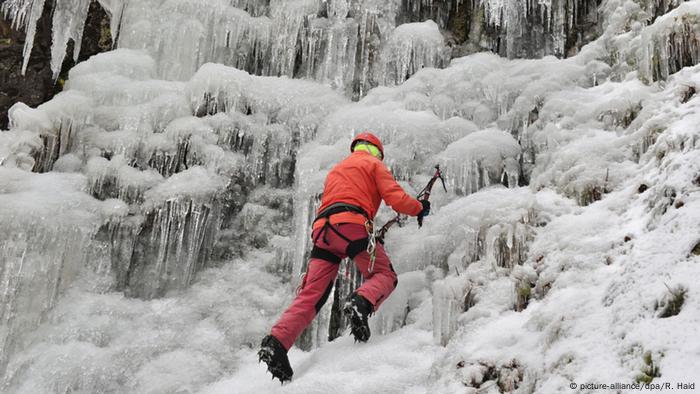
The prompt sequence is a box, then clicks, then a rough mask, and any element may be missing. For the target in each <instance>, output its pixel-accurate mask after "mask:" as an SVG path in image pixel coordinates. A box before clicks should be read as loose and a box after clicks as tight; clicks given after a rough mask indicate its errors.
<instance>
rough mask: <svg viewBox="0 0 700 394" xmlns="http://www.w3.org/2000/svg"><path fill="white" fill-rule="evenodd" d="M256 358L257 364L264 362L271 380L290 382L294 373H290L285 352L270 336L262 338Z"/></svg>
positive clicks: (275, 339) (278, 342) (290, 369)
mask: <svg viewBox="0 0 700 394" xmlns="http://www.w3.org/2000/svg"><path fill="white" fill-rule="evenodd" d="M258 357H259V359H258V362H260V361H264V362H265V364H267V370H268V371H270V373H271V374H272V379H275V378H277V379H279V380H280V382H282V383H284V382H285V381H288V380H292V375H293V374H294V371H292V366H291V365H289V358H287V350H286V349H285V348H284V346H282V344H281V343H280V341H278V340H277V338H275V337H273V336H272V335H268V336H266V337H265V338H263V340H262V343H261V344H260V351H259V352H258Z"/></svg>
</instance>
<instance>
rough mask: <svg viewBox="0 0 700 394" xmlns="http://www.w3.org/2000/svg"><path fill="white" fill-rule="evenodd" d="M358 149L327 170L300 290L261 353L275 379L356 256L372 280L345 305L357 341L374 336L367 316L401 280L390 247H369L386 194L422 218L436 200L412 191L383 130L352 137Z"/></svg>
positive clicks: (283, 376) (286, 374) (287, 372)
mask: <svg viewBox="0 0 700 394" xmlns="http://www.w3.org/2000/svg"><path fill="white" fill-rule="evenodd" d="M350 152H351V154H350V155H349V156H348V157H347V158H346V159H344V160H343V161H341V162H340V163H339V164H337V165H336V166H335V167H334V168H333V169H331V171H330V172H329V173H328V176H327V177H326V181H325V185H324V189H323V198H322V200H321V206H320V208H319V209H318V212H317V216H316V219H315V220H314V223H313V227H312V230H313V231H312V240H313V244H314V246H313V249H312V250H311V258H310V260H309V262H308V266H307V271H306V275H305V276H304V278H303V280H302V283H301V286H300V290H299V292H298V294H297V296H296V298H294V300H293V301H292V303H291V305H290V306H289V307H288V308H287V310H286V311H284V313H283V314H282V316H281V317H280V318H279V320H278V321H277V323H275V325H274V326H273V327H272V330H271V332H270V335H268V336H266V337H265V338H263V340H262V344H261V349H260V351H259V352H258V356H259V357H260V360H261V361H264V362H265V363H266V364H267V366H268V371H270V372H271V373H272V376H273V379H274V378H275V377H276V378H278V379H279V380H280V381H281V382H283V383H284V381H286V380H291V378H292V374H293V371H292V368H291V366H290V365H289V359H288V358H287V351H288V350H289V348H291V347H292V344H293V343H294V341H295V340H296V339H297V337H298V336H299V335H300V334H301V332H302V331H303V330H304V329H305V328H306V327H307V326H308V325H309V324H310V323H311V321H312V320H313V319H314V317H315V316H316V314H317V313H318V311H319V310H320V309H321V307H322V306H323V304H324V303H325V302H326V300H327V299H328V296H329V294H330V292H331V289H332V288H333V282H334V281H335V278H336V275H337V274H338V268H339V266H340V261H341V260H342V259H343V258H345V257H349V258H351V259H353V261H354V262H355V264H356V265H357V267H358V269H359V270H360V272H361V273H362V276H363V278H364V279H365V282H364V283H363V284H362V286H360V288H358V289H357V290H356V291H355V292H354V293H353V294H352V295H351V296H350V297H349V298H348V300H347V301H346V303H345V305H344V307H343V312H344V313H345V314H346V315H348V317H349V318H350V325H351V328H350V331H351V333H352V335H353V336H354V337H355V340H356V341H360V342H366V341H367V340H368V339H369V336H370V330H369V325H368V322H367V318H368V316H369V315H370V314H372V313H373V312H375V311H376V310H377V308H379V306H380V305H381V304H382V302H383V301H384V300H386V298H387V297H388V296H389V294H391V292H392V291H393V290H394V288H395V287H396V284H397V283H398V280H397V277H396V272H395V271H394V268H393V267H392V266H391V262H390V261H389V257H388V256H387V255H386V252H385V251H384V247H383V246H382V245H381V244H380V243H377V244H376V248H375V250H374V261H372V258H371V256H370V254H369V253H368V251H367V249H368V248H367V246H368V243H369V242H370V237H369V234H370V233H371V231H372V227H371V226H372V219H373V218H374V216H375V215H376V213H377V210H378V209H379V205H380V204H381V202H382V200H384V201H385V202H386V203H387V204H388V205H389V206H391V207H392V208H393V209H394V210H396V211H397V212H399V213H402V214H405V215H410V216H418V217H419V219H421V220H422V218H423V217H424V216H426V215H428V213H429V212H430V202H428V201H427V200H426V201H423V200H420V201H419V200H417V199H415V198H413V197H410V196H409V195H408V194H406V192H405V191H404V190H403V189H402V188H401V186H399V184H398V183H396V180H395V179H394V177H393V176H392V175H391V173H390V172H389V170H388V169H387V167H386V165H384V163H383V162H382V160H383V158H384V148H383V146H382V143H381V141H379V138H377V137H376V136H374V135H373V134H371V133H368V132H364V133H361V134H359V135H357V136H356V137H355V139H353V141H352V143H351V145H350Z"/></svg>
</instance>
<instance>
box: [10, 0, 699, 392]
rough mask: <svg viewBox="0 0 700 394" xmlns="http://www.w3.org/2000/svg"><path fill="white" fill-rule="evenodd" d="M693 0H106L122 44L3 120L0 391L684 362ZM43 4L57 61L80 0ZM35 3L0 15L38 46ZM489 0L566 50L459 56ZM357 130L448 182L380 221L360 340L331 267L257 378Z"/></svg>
mask: <svg viewBox="0 0 700 394" xmlns="http://www.w3.org/2000/svg"><path fill="white" fill-rule="evenodd" d="M698 3H700V2H698V1H688V2H682V3H681V2H675V1H645V2H641V3H637V2H633V1H627V0H607V1H603V2H601V3H600V5H598V4H597V2H588V1H563V0H562V1H554V0H552V1H545V2H524V3H522V2H521V3H518V2H504V1H482V2H462V1H449V2H437V1H422V0H421V1H403V2H379V1H371V0H362V1H345V0H329V1H322V2H317V1H310V0H298V1H297V0H295V1H277V0H272V1H254V0H235V1H223V0H215V1H211V2H209V3H208V6H207V7H202V6H201V4H200V2H195V1H187V0H173V1H167V2H157V1H150V0H149V1H143V2H128V3H127V2H121V1H116V0H115V1H100V4H101V5H102V6H103V7H104V8H105V9H106V10H108V11H109V14H110V15H111V17H112V19H111V22H112V34H113V35H114V37H115V38H118V40H117V42H118V47H119V49H115V50H113V51H110V52H108V53H103V54H100V55H97V56H94V57H92V58H91V59H89V60H87V61H85V62H83V63H80V64H78V65H77V66H75V67H74V68H73V69H72V70H71V71H70V74H69V79H68V81H67V83H66V88H65V90H64V91H63V92H62V93H60V94H58V95H57V96H56V97H55V98H54V99H52V100H51V101H49V102H47V103H45V104H42V105H40V106H39V107H37V108H29V107H27V106H26V105H24V104H22V103H17V104H16V105H15V106H13V107H12V109H11V111H10V129H9V130H7V131H2V132H0V219H2V220H0V230H1V231H0V257H1V258H2V263H3V264H2V265H0V301H1V302H0V349H1V350H2V352H1V353H0V372H1V373H0V391H3V392H18V393H34V392H67V391H82V392H105V391H107V392H109V391H115V392H123V391H129V392H175V391H178V390H189V391H192V392H212V393H214V392H231V391H232V390H233V391H235V392H251V393H252V392H276V391H275V390H277V391H279V392H312V391H314V390H316V391H319V390H321V391H324V392H326V391H332V390H335V391H339V392H357V391H364V392H396V393H400V392H406V391H407V390H414V392H438V393H442V392H445V393H447V392H457V391H464V390H465V388H466V389H468V390H471V389H473V390H474V391H476V390H485V391H487V392H489V390H491V391H490V392H498V391H510V390H515V391H516V392H561V391H568V390H569V384H570V382H571V381H578V382H584V381H620V380H624V381H633V380H634V379H635V377H636V375H637V374H638V373H639V370H640V364H641V363H642V362H643V360H644V358H645V357H647V356H646V355H647V354H648V355H649V356H648V357H651V358H653V360H654V362H655V363H656V365H658V367H659V369H660V371H661V377H655V379H660V380H661V381H670V382H674V381H682V380H687V379H688V377H689V376H691V375H692V374H693V373H694V370H693V369H692V368H693V366H694V361H695V358H696V353H697V344H696V342H697V341H696V340H695V336H694V334H693V332H692V331H691V330H689V329H688V327H695V326H697V324H698V319H699V317H700V312H699V311H698V308H697V303H693V302H691V301H688V302H686V303H685V304H684V305H683V306H682V308H680V311H679V313H677V314H675V315H673V314H670V316H669V313H666V312H663V311H661V310H660V308H663V305H667V304H668V300H669V299H670V298H672V296H674V294H673V292H676V291H680V290H678V289H683V291H684V293H683V294H684V296H685V297H686V298H687V300H693V299H696V298H697V297H698V289H697V288H696V287H694V285H693V282H692V280H691V279H689V278H693V277H697V275H698V270H697V267H696V266H697V260H698V254H699V253H700V251H698V250H699V249H700V246H698V235H697V231H695V229H697V227H698V223H699V222H700V216H699V214H698V212H700V206H699V204H700V197H698V186H699V185H700V177H699V174H700V166H699V164H698V163H700V157H699V155H698V152H699V149H700V139H699V138H698V133H699V130H698V124H700V119H698V116H699V115H698V114H699V113H700V99H699V98H698V95H697V92H698V90H700V77H698V76H699V75H700V66H698V65H695V63H697V62H698V56H697V35H698V29H700V28H699V27H698V24H697V23H696V20H697V18H698V15H700V9H698ZM57 4H60V7H58V8H57V9H56V11H55V13H54V15H53V18H54V19H53V23H54V30H53V34H54V37H55V41H54V45H55V47H54V52H55V53H54V59H53V60H52V64H53V66H54V67H56V65H57V64H58V65H60V64H61V61H60V60H61V59H62V58H61V56H65V53H64V52H65V51H62V50H61V48H65V45H66V43H67V42H68V40H70V39H73V40H79V37H80V34H81V32H80V31H81V26H80V25H81V23H82V22H81V20H82V17H81V15H82V14H83V13H84V11H85V10H86V9H87V8H86V7H87V5H89V2H87V1H81V0H78V1H65V2H61V1H59V2H57ZM44 5H45V4H44V2H43V1H42V0H33V1H27V0H10V1H7V2H4V3H3V5H2V12H3V14H4V15H5V16H6V17H9V18H10V19H12V20H13V23H14V25H15V26H24V27H25V28H26V29H27V48H26V50H25V53H27V54H28V53H29V51H30V50H31V45H32V43H31V41H32V34H33V30H34V28H35V27H34V25H35V24H36V21H37V19H38V17H39V15H40V13H41V12H40V11H41V10H42V9H43V7H44ZM461 7H465V8H461ZM479 7H482V8H479ZM523 7H524V8H523ZM477 8H479V9H481V10H482V11H486V13H485V14H484V13H482V14H479V13H478V12H474V13H473V14H470V15H469V17H470V18H472V19H479V17H481V18H484V17H485V18H486V22H488V24H489V26H490V27H491V28H496V27H497V28H498V29H500V30H498V31H499V33H498V34H499V35H504V39H505V41H504V44H503V46H502V47H501V48H500V49H498V48H491V49H494V51H496V52H499V53H500V54H501V55H507V57H519V56H521V55H523V54H525V53H526V52H527V54H529V55H532V53H531V52H533V51H534V52H536V51H540V52H541V53H538V54H539V55H544V54H557V55H572V56H571V57H569V58H567V59H558V58H556V57H553V56H546V57H543V58H541V59H507V58H504V57H499V56H498V55H496V54H490V53H477V54H472V55H469V56H464V57H459V58H455V59H452V60H451V61H449V62H448V59H449V57H450V56H449V55H448V51H449V50H450V47H449V45H450V37H449V34H446V33H445V29H447V28H449V27H450V26H451V24H453V23H454V21H453V20H452V19H451V18H453V17H454V15H457V14H455V12H466V10H471V11H470V12H472V11H474V10H476V9H477ZM459 10H461V11H459ZM521 11H525V12H521ZM591 13H594V14H595V17H596V19H599V25H598V26H597V27H595V28H593V27H591V30H595V34H593V35H594V36H598V38H597V39H593V38H592V37H583V35H585V34H584V32H582V31H579V30H577V29H581V25H580V23H581V21H582V20H583V19H585V18H587V17H588V16H590V14H591ZM479 15H481V16H479ZM463 16H464V15H463ZM465 17H466V16H465ZM428 19H433V20H434V21H431V20H428ZM528 26H529V27H533V26H534V27H538V28H540V29H541V30H538V29H537V28H533V31H532V32H529V30H528V29H527V28H528ZM474 29H476V30H478V29H477V28H476V27H474ZM474 29H472V30H474ZM575 31H577V32H575ZM542 32H544V33H546V34H544V36H547V37H548V38H546V39H544V41H542V37H543V35H541V34H540V33H542ZM527 33H531V34H527ZM585 33H586V34H588V33H590V32H585ZM579 35H581V37H579ZM117 36H118V37H117ZM575 36H576V37H575ZM574 39H576V40H581V41H582V42H584V41H591V42H590V43H589V44H587V45H585V46H583V47H582V48H581V49H580V52H578V53H564V52H565V51H567V50H568V49H567V48H569V49H570V48H573V47H572V46H571V42H569V41H571V40H574ZM481 44H483V45H481ZM481 44H479V45H481V47H482V48H483V47H489V46H490V44H489V43H488V42H482V43H481ZM76 50H79V49H77V48H76ZM69 55H75V53H73V54H69ZM54 70H55V69H54ZM352 99H355V100H356V102H353V101H352ZM364 130H371V131H373V132H374V133H376V134H377V135H378V136H379V137H380V138H381V139H382V140H383V141H384V143H385V153H386V159H385V164H386V165H387V166H388V167H389V168H390V169H391V171H392V172H393V173H394V175H395V176H396V178H397V179H398V180H399V182H400V183H401V184H402V185H403V186H404V187H405V189H406V190H407V191H408V192H409V193H411V194H415V193H416V192H417V191H418V190H420V189H421V188H422V187H423V186H424V184H425V183H426V182H427V180H428V179H429V177H430V175H431V173H432V172H431V171H432V169H433V168H434V166H435V165H436V164H440V165H441V168H442V169H443V170H444V174H445V177H446V181H447V186H448V190H447V192H444V191H442V190H438V188H439V186H437V187H436V189H435V190H434V193H433V195H432V203H433V213H432V214H431V216H429V217H428V218H426V222H425V225H424V226H423V228H421V229H418V228H417V226H416V225H415V222H413V221H408V222H407V224H406V225H405V226H403V227H396V228H392V230H391V232H390V233H389V234H388V236H387V239H386V247H387V250H388V253H389V255H390V256H391V258H392V260H393V261H394V266H395V268H396V270H397V272H398V274H399V285H398V287H397V289H396V291H395V292H394V293H393V295H392V296H391V297H390V298H389V299H388V300H387V301H386V302H385V304H384V305H383V307H382V308H381V309H380V310H379V311H378V312H377V313H376V314H375V315H374V316H373V317H372V318H371V320H370V323H371V326H372V330H373V333H374V334H373V337H372V339H371V340H370V343H369V344H368V346H359V345H352V344H351V343H350V342H351V340H350V338H349V337H347V336H346V335H344V334H345V332H346V327H347V322H346V321H344V320H343V319H342V316H341V315H340V314H339V309H340V308H339V306H340V305H341V303H342V300H343V299H344V298H345V297H346V296H347V295H348V294H349V293H350V292H351V291H352V290H353V289H354V288H355V287H356V286H357V285H358V284H359V283H360V282H361V278H360V277H359V275H358V273H357V271H355V270H354V269H353V267H352V266H351V265H348V264H347V262H344V263H342V266H341V270H340V274H339V277H338V280H337V281H336V285H335V289H334V292H333V296H332V297H331V299H330V300H329V302H328V305H326V307H325V308H324V309H322V311H321V313H320V314H319V316H318V317H317V319H316V320H315V322H314V323H313V325H312V327H310V328H309V329H308V330H307V332H305V334H304V335H303V336H302V338H301V339H300V340H299V341H298V343H297V345H298V346H297V347H295V348H293V349H292V350H291V351H290V357H291V359H292V363H293V364H294V365H295V371H296V374H295V380H294V381H293V382H292V383H291V384H289V385H285V386H282V387H280V386H278V385H275V386H274V387H273V386H271V385H270V383H269V380H267V379H263V376H264V373H265V372H264V369H263V368H258V366H257V364H255V365H252V364H253V363H252V362H251V360H253V357H254V354H253V353H254V351H255V349H256V346H257V344H258V341H259V340H260V338H261V337H262V335H264V333H265V332H266V331H267V330H268V329H269V326H270V325H271V324H272V322H273V321H274V319H275V318H276V317H277V316H278V314H279V313H280V310H281V308H283V307H284V305H285V304H286V302H287V301H289V299H291V297H292V296H293V294H294V289H295V288H296V286H297V285H298V284H299V283H300V276H301V275H302V274H303V272H304V271H305V269H306V267H305V264H306V259H307V257H308V253H309V251H310V240H309V235H310V234H309V232H310V229H309V228H310V224H311V221H312V220H313V218H314V213H315V210H316V208H317V207H318V204H319V197H320V193H321V191H322V186H323V180H324V177H325V174H326V173H327V171H329V170H330V168H331V167H332V166H333V164H335V163H336V162H337V161H339V160H341V159H342V158H343V157H345V155H346V154H347V153H348V143H349V141H350V139H351V138H352V136H353V135H354V134H356V133H358V132H361V131H364ZM391 216H392V212H391V211H390V209H388V208H386V207H384V208H382V209H381V210H380V213H379V215H378V217H377V223H379V224H381V223H383V222H384V221H386V220H387V219H389V218H390V217H391ZM669 292H671V293H669ZM669 294H670V295H669ZM329 340H330V341H329ZM299 349H304V351H302V350H299ZM367 360H372V362H371V363H367ZM379 365H380V366H381V367H378V366H379ZM359 375H361V376H362V379H356V376H359ZM341 380H342V381H343V382H347V383H346V384H344V385H342V386H341V387H340V388H339V387H338V384H337V382H338V381H341Z"/></svg>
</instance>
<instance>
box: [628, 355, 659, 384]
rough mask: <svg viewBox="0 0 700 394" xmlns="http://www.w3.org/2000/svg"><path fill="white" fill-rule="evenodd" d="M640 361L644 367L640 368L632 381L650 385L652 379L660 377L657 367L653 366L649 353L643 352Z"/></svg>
mask: <svg viewBox="0 0 700 394" xmlns="http://www.w3.org/2000/svg"><path fill="white" fill-rule="evenodd" d="M642 361H643V362H644V365H643V366H642V371H641V373H640V374H638V375H637V376H636V377H635V379H634V380H635V381H636V382H637V383H646V384H648V383H651V382H652V381H653V380H654V378H658V377H660V376H661V374H660V373H659V367H657V366H656V365H655V364H654V360H653V358H652V354H651V352H650V351H646V352H644V354H643V355H642Z"/></svg>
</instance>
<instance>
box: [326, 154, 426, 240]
mask: <svg viewBox="0 0 700 394" xmlns="http://www.w3.org/2000/svg"><path fill="white" fill-rule="evenodd" d="M382 200H384V201H385V202H386V204H387V205H389V206H390V207H392V208H393V209H394V210H395V211H397V212H399V213H403V214H404V215H410V216H417V215H418V214H419V213H420V211H422V210H423V205H422V204H421V203H420V202H419V201H418V200H417V199H415V198H413V197H411V196H409V195H408V194H406V192H405V191H404V190H403V189H402V188H401V186H399V184H398V183H396V180H394V177H393V175H391V172H389V169H388V168H386V166H385V165H384V163H382V161H381V160H379V159H377V158H376V157H374V156H372V155H371V154H369V153H368V152H362V151H358V152H354V153H352V154H350V156H348V157H347V158H346V159H345V160H343V161H341V162H340V163H338V164H337V165H336V166H335V167H333V169H332V170H331V171H330V172H329V173H328V176H327V177H326V183H325V185H324V187H323V198H322V199H321V207H319V209H318V211H317V214H318V213H320V212H321V211H323V210H324V209H326V207H328V206H330V205H332V204H336V203H339V202H343V203H346V204H352V205H355V206H358V207H360V208H362V209H363V210H364V211H365V212H367V214H368V215H369V217H370V218H374V216H375V215H376V214H377V210H378V209H379V205H380V204H381V203H382ZM325 221H326V219H319V220H318V221H316V223H314V226H313V229H314V230H315V229H317V228H320V227H322V226H323V224H324V223H325ZM330 221H331V224H336V223H357V224H364V223H365V222H366V221H367V219H366V218H365V217H364V216H363V215H361V214H359V213H355V212H341V213H337V214H335V215H333V216H331V217H330Z"/></svg>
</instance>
